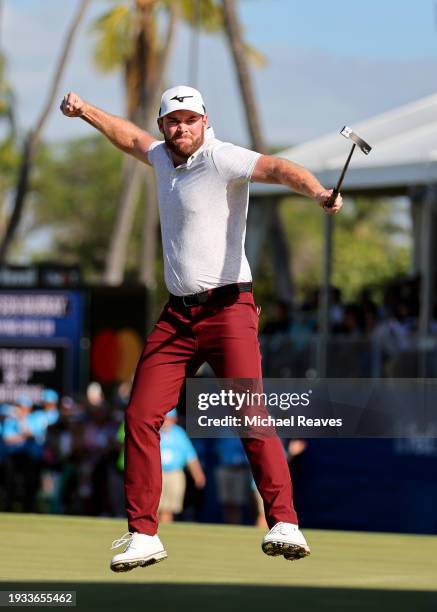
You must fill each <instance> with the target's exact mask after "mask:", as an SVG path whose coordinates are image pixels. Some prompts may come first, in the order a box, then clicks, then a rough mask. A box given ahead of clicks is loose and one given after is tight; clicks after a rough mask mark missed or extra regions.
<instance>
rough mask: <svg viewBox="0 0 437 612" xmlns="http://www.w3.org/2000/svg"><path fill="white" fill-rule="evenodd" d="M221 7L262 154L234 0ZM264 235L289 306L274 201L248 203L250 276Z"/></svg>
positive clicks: (249, 119)
mask: <svg viewBox="0 0 437 612" xmlns="http://www.w3.org/2000/svg"><path fill="white" fill-rule="evenodd" d="M222 5H223V15H224V25H225V32H226V36H227V39H228V42H229V47H230V49H231V52H232V57H233V60H234V66H235V70H236V73H237V79H238V84H239V88H240V93H241V97H242V100H243V104H244V108H245V117H246V121H247V128H248V131H249V134H250V140H251V145H252V148H253V149H255V150H256V151H259V152H260V153H266V152H267V147H266V143H265V141H264V138H263V136H262V131H261V123H260V120H259V113H258V108H257V104H256V98H255V94H254V90H253V86H252V79H251V76H250V70H249V62H248V56H249V53H250V48H249V47H248V45H247V44H246V43H245V41H244V37H243V35H242V28H241V25H240V22H239V19H238V14H237V7H236V2H235V0H222ZM251 217H252V218H254V219H255V222H252V223H251ZM267 232H269V233H270V235H271V241H270V245H271V249H272V255H273V258H274V269H275V270H276V271H277V274H276V275H275V282H276V285H277V287H276V289H277V294H278V296H279V298H280V299H282V300H283V301H285V302H288V303H291V299H292V283H291V273H290V267H289V261H290V256H289V251H288V245H287V241H286V237H285V232H284V230H283V227H282V224H281V221H280V218H279V214H278V209H277V201H268V202H265V203H261V204H260V205H259V206H258V207H257V209H255V210H254V206H253V203H252V206H251V210H250V213H249V223H248V232H247V238H248V254H250V255H251V259H252V261H251V266H252V269H253V272H254V274H256V267H257V265H256V264H257V260H258V255H259V252H260V250H261V248H262V243H263V241H264V239H265V234H266V233H267ZM254 243H255V244H254Z"/></svg>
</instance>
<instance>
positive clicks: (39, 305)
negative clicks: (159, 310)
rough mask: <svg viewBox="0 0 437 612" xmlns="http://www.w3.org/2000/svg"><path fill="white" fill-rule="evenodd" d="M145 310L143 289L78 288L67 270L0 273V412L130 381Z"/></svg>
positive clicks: (77, 279) (7, 270) (71, 270)
mask: <svg viewBox="0 0 437 612" xmlns="http://www.w3.org/2000/svg"><path fill="white" fill-rule="evenodd" d="M2 284H3V287H2V286H1V285H2ZM4 285H8V286H4ZM35 285H36V286H35ZM147 308H148V301H147V293H146V290H145V288H144V287H140V286H134V287H124V286H122V287H103V286H96V287H88V286H84V285H82V284H81V283H80V274H79V271H78V270H77V269H76V268H74V267H73V268H65V269H64V268H62V267H60V266H52V267H50V266H47V265H44V266H39V267H38V266H36V267H33V266H31V267H18V266H17V267H15V268H13V267H9V268H0V404H1V403H7V402H12V401H15V400H16V399H17V398H18V397H19V396H20V395H23V394H25V395H28V396H30V397H31V399H32V400H33V401H34V402H38V401H39V400H40V397H41V392H42V390H43V389H44V388H52V389H55V390H56V391H58V392H59V393H60V394H61V395H70V394H73V393H76V392H78V391H83V390H84V389H85V387H86V385H87V384H88V382H90V380H95V381H98V382H100V383H101V384H103V385H106V386H108V385H109V386H112V385H117V384H118V383H120V382H124V381H127V380H129V379H130V377H131V376H132V374H133V372H134V369H135V365H136V362H137V360H138V357H139V355H140V353H141V349H142V345H143V342H144V338H145V335H146V320H147Z"/></svg>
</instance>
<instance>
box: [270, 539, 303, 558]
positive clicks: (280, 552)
mask: <svg viewBox="0 0 437 612" xmlns="http://www.w3.org/2000/svg"><path fill="white" fill-rule="evenodd" d="M262 550H263V552H264V553H265V554H266V555H269V556H270V557H281V556H282V557H284V559H287V561H296V560H297V559H303V558H304V557H308V555H309V554H311V553H310V550H309V549H307V548H304V547H303V546H300V545H299V544H290V543H288V542H263V544H262Z"/></svg>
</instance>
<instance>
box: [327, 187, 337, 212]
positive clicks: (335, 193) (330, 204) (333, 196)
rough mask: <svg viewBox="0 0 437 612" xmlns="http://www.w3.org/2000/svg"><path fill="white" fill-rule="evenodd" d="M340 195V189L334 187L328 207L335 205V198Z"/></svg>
mask: <svg viewBox="0 0 437 612" xmlns="http://www.w3.org/2000/svg"><path fill="white" fill-rule="evenodd" d="M337 196H338V189H334V190H333V192H332V193H331V195H330V196H329V200H328V201H327V202H326V204H325V206H326V208H332V207H333V206H334V202H335V198H336V197H337Z"/></svg>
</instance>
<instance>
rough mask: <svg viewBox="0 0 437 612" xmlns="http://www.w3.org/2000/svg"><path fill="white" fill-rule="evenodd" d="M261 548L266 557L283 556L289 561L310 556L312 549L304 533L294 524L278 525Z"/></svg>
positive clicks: (272, 529)
mask: <svg viewBox="0 0 437 612" xmlns="http://www.w3.org/2000/svg"><path fill="white" fill-rule="evenodd" d="M261 546H262V549H263V551H264V552H265V553H266V555H271V556H272V557H278V556H281V555H282V556H283V557H284V558H285V559H287V560H288V561H294V560H295V559H302V557H307V556H308V555H309V554H310V547H309V546H308V544H307V542H306V540H305V538H304V536H303V533H302V532H301V531H300V529H299V527H298V526H297V525H293V524H292V523H276V525H274V527H272V528H271V529H270V531H269V532H268V534H267V535H266V536H265V538H264V539H263V541H262V545H261Z"/></svg>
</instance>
